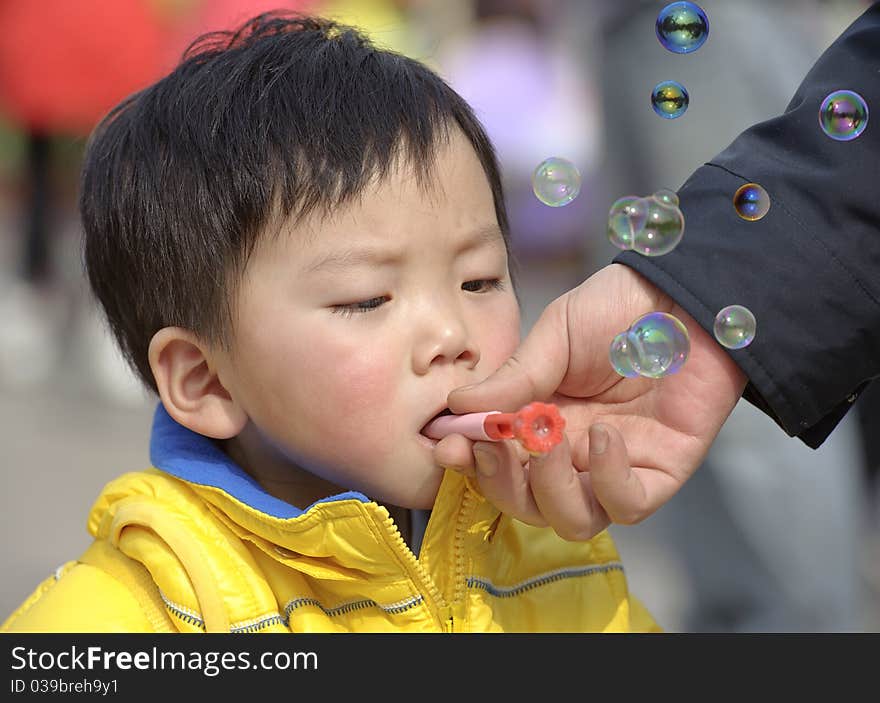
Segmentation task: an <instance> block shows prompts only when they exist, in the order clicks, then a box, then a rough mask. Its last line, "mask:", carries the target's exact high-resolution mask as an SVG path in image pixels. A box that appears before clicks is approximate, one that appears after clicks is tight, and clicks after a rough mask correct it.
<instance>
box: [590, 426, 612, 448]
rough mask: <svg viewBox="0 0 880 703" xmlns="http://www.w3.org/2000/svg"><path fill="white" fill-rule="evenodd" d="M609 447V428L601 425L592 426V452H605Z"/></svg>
mask: <svg viewBox="0 0 880 703" xmlns="http://www.w3.org/2000/svg"><path fill="white" fill-rule="evenodd" d="M607 448H608V430H606V429H605V428H604V427H602V426H601V425H593V426H592V427H591V428H590V454H603V453H604V452H605V450H606V449H607Z"/></svg>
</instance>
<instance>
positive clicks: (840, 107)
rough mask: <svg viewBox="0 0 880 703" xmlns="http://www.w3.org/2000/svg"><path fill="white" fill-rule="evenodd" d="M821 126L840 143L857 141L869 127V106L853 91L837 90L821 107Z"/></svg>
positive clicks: (829, 95) (828, 96)
mask: <svg viewBox="0 0 880 703" xmlns="http://www.w3.org/2000/svg"><path fill="white" fill-rule="evenodd" d="M819 126H820V127H822V131H823V132H825V134H827V135H828V136H829V137H831V138H832V139H836V140H837V141H839V142H848V141H850V140H851V139H855V138H856V137H858V136H859V135H860V134H861V133H862V132H864V131H865V127H867V126H868V104H867V103H866V102H865V99H864V98H863V97H862V96H861V95H859V94H858V93H856V92H854V91H852V90H835V91H834V92H833V93H829V94H828V95H827V96H826V98H825V99H824V100H823V101H822V105H821V106H820V107H819Z"/></svg>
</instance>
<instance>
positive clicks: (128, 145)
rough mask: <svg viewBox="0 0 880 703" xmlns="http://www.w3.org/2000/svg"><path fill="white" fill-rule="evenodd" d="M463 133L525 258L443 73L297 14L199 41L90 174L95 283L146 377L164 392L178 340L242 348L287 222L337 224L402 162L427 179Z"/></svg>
mask: <svg viewBox="0 0 880 703" xmlns="http://www.w3.org/2000/svg"><path fill="white" fill-rule="evenodd" d="M456 127H457V128H458V129H460V130H461V131H462V132H463V133H464V135H465V137H466V138H467V139H468V141H469V143H470V144H471V145H472V146H473V148H474V150H475V152H476V154H477V157H478V158H479V160H480V162H481V164H482V167H483V169H484V171H485V173H486V177H487V179H488V181H489V184H490V186H491V189H492V194H493V197H494V201H495V213H496V216H497V219H498V224H499V227H500V229H501V232H502V235H503V236H504V240H505V246H507V247H508V253H510V252H509V226H508V220H507V215H506V212H505V206H504V198H503V192H502V186H501V178H500V176H499V170H498V164H497V159H496V155H495V152H494V149H493V147H492V144H491V142H490V140H489V138H488V136H487V135H486V133H485V130H484V129H483V127H482V126H481V125H480V123H479V121H478V120H477V118H476V117H475V116H474V113H473V111H472V110H471V108H470V107H469V106H468V105H467V103H466V102H465V101H464V100H463V99H462V98H461V97H460V96H459V95H458V94H457V93H456V92H455V91H454V90H453V89H452V88H451V87H450V86H449V85H447V84H446V83H445V82H444V81H443V80H442V79H441V78H440V77H439V76H438V75H437V74H436V73H434V72H433V71H431V70H430V69H429V68H428V67H427V66H425V65H424V64H422V63H420V62H418V61H415V60H413V59H410V58H407V57H405V56H402V55H400V54H397V53H395V52H392V51H389V50H385V49H381V48H377V47H375V46H374V45H373V44H371V42H370V41H369V39H367V38H366V37H365V36H364V35H363V34H362V33H361V32H359V31H358V30H356V29H354V28H352V27H347V26H345V25H341V24H338V23H336V22H333V21H330V20H326V19H323V18H317V17H308V16H303V15H299V14H293V13H285V12H270V13H264V14H261V15H258V16H257V17H254V18H253V19H251V20H249V21H248V22H246V23H245V24H244V25H243V26H241V27H240V28H239V29H237V30H234V31H228V32H212V33H210V34H206V35H204V36H202V37H200V38H199V39H197V40H196V41H195V42H194V43H193V44H192V45H191V46H190V47H189V48H188V49H187V51H186V52H185V53H184V55H183V58H182V60H181V62H180V64H179V65H178V66H177V68H175V70H174V71H172V72H171V73H170V74H169V75H167V76H165V77H164V78H162V79H161V80H159V81H158V82H156V83H155V84H153V85H151V86H150V87H148V88H146V89H144V90H142V91H140V92H138V93H136V94H134V95H132V96H130V97H128V98H127V99H125V100H123V101H122V102H121V103H120V104H119V105H117V106H116V107H115V108H113V109H112V110H111V111H110V112H109V113H108V115H107V116H106V117H105V118H104V119H103V120H102V121H101V123H100V124H99V125H98V126H97V127H96V128H95V130H94V131H93V133H92V135H91V137H90V139H89V143H88V145H87V148H86V152H85V156H84V161H83V169H82V178H81V190H80V197H79V206H80V213H81V216H82V221H83V227H84V231H85V240H84V262H85V267H86V273H87V276H88V279H89V283H90V285H91V288H92V291H93V293H94V294H95V296H96V298H97V300H98V302H99V303H100V304H101V306H102V307H103V310H104V313H105V314H106V317H107V321H108V324H109V327H110V330H111V332H112V333H113V335H114V336H115V338H116V340H117V342H118V344H119V346H120V348H121V350H122V353H123V355H124V356H125V358H126V359H127V361H128V362H129V363H130V364H131V366H132V367H133V368H134V370H135V371H136V373H137V374H138V376H139V377H140V378H141V379H142V380H143V381H144V383H145V384H146V385H147V386H148V387H150V388H152V389H153V391H156V390H157V389H156V383H155V380H154V379H153V375H152V373H151V371H150V366H149V361H148V349H149V344H150V340H151V339H152V337H153V335H154V334H155V333H156V332H157V331H158V330H160V329H161V328H163V327H166V326H172V325H174V326H180V327H184V328H186V329H188V330H190V331H191V332H193V333H194V334H195V335H196V336H197V337H198V338H199V339H201V340H203V341H205V342H208V343H220V344H223V345H226V344H228V342H229V340H230V339H231V337H230V335H231V325H232V321H233V307H234V298H235V293H236V291H237V286H238V284H239V282H240V279H241V274H242V272H243V271H244V267H245V265H246V263H247V260H248V257H249V256H250V253H251V252H252V251H253V247H254V245H255V243H256V242H257V241H258V239H259V238H260V237H261V236H263V234H264V233H265V232H266V231H267V230H268V229H270V227H271V225H272V224H273V223H274V222H280V221H282V220H284V219H287V218H290V217H294V218H301V217H303V216H305V215H307V214H308V213H311V212H313V211H316V210H318V211H324V212H329V211H330V210H332V209H333V208H334V207H335V206H338V205H339V204H341V203H344V202H347V201H349V200H350V199H352V198H353V197H355V196H357V195H358V194H360V193H362V192H363V190H364V189H365V187H366V186H367V185H368V184H369V183H370V182H371V181H372V180H373V179H374V178H376V177H377V176H378V177H379V178H382V177H384V176H385V175H386V174H387V173H388V172H389V170H390V169H391V168H393V167H394V165H395V163H396V161H397V159H398V157H403V158H404V159H405V160H406V162H407V164H408V165H409V166H410V167H412V168H414V169H415V171H416V173H417V175H418V176H419V178H420V179H422V180H424V179H425V178H426V177H427V175H428V173H429V172H430V168H431V164H432V162H433V156H434V153H435V150H436V148H437V145H438V144H439V143H441V142H442V141H443V140H445V139H448V136H449V130H450V129H455V128H456Z"/></svg>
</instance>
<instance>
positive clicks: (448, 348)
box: [413, 315, 480, 375]
mask: <svg viewBox="0 0 880 703" xmlns="http://www.w3.org/2000/svg"><path fill="white" fill-rule="evenodd" d="M417 334H418V335H419V336H418V338H417V339H416V342H415V345H414V349H413V369H414V370H415V372H416V373H417V374H419V375H422V374H426V373H428V371H429V370H430V368H431V367H432V366H433V365H435V364H438V363H462V364H465V365H466V366H467V368H469V369H472V368H474V367H475V366H476V365H477V364H478V363H479V361H480V349H479V346H478V345H477V343H476V340H475V338H474V335H473V334H472V333H471V332H470V331H469V330H468V326H467V325H466V324H465V322H464V321H463V320H460V319H458V318H457V317H455V316H451V315H448V316H440V315H437V316H435V317H433V318H432V319H431V320H429V321H428V322H426V323H425V324H424V326H423V327H422V330H421V332H417Z"/></svg>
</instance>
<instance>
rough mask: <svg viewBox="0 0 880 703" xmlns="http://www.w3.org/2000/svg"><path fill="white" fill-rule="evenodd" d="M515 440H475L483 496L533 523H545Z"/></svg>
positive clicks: (505, 510)
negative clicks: (514, 442) (515, 445)
mask: <svg viewBox="0 0 880 703" xmlns="http://www.w3.org/2000/svg"><path fill="white" fill-rule="evenodd" d="M512 444H513V442H475V443H474V459H475V464H476V478H477V484H478V485H479V486H480V491H481V492H482V494H483V496H484V497H485V498H486V500H488V501H489V502H490V503H492V505H494V506H495V507H496V508H498V509H499V510H500V511H501V512H502V513H505V514H507V515H510V516H511V517H515V518H516V519H517V520H521V521H522V522H526V523H528V524H530V525H536V526H538V527H545V526H546V525H547V521H546V520H544V518H543V517H542V515H541V511H540V510H538V506H537V504H536V503H535V498H534V496H532V491H531V488H530V487H529V471H528V469H527V468H526V467H524V466H523V464H522V462H521V461H520V458H519V455H518V453H517V451H516V448H515V447H513V446H512Z"/></svg>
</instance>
